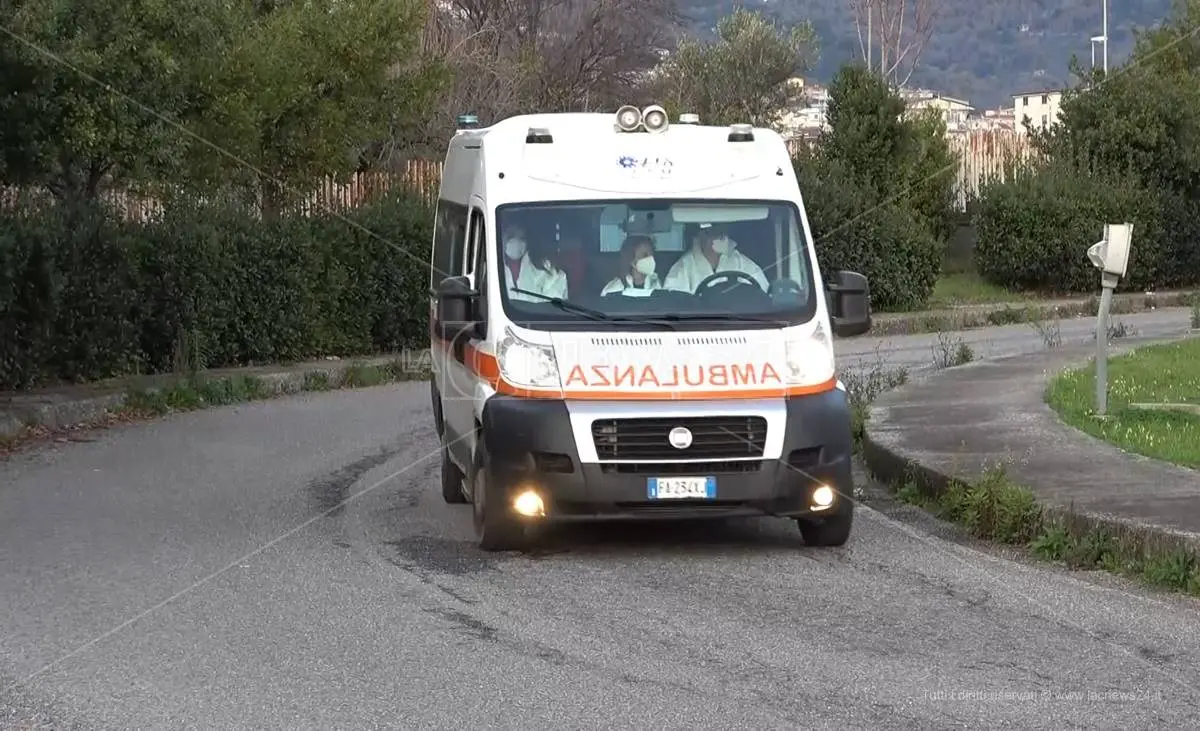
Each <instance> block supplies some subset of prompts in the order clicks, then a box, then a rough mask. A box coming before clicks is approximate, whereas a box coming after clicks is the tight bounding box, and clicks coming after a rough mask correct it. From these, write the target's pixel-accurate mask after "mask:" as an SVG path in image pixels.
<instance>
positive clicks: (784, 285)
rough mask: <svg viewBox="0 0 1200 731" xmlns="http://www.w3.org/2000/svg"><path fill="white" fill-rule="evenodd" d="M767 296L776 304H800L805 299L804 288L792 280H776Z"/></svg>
mask: <svg viewBox="0 0 1200 731" xmlns="http://www.w3.org/2000/svg"><path fill="white" fill-rule="evenodd" d="M767 294H769V295H771V299H772V300H774V302H775V303H776V304H789V305H790V304H793V303H799V302H801V301H803V299H804V288H803V287H801V286H800V285H799V284H797V283H796V282H794V281H793V280H791V279H776V280H775V281H774V282H771V286H770V287H769V288H768V289H767Z"/></svg>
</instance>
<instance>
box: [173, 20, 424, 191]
mask: <svg viewBox="0 0 1200 731" xmlns="http://www.w3.org/2000/svg"><path fill="white" fill-rule="evenodd" d="M425 11H426V8H425V3H424V2H423V0H401V1H400V2H396V0H304V1H303V2H288V1H287V0H274V1H273V2H271V3H269V4H267V3H259V4H258V5H257V6H256V7H254V8H251V9H248V10H246V11H243V13H244V17H243V22H244V23H245V28H246V30H245V32H243V33H242V34H241V35H240V36H239V37H238V39H237V42H236V43H235V44H233V46H232V47H231V48H230V49H229V51H228V52H227V53H225V54H222V55H221V56H219V57H215V58H212V59H211V60H210V61H209V62H208V64H207V67H208V69H210V71H211V76H209V78H211V79H212V95H213V97H214V99H215V100H216V102H215V103H214V105H213V106H212V108H211V109H210V110H209V112H208V113H207V114H206V115H205V117H204V118H203V120H202V121H201V123H200V125H199V127H198V131H199V132H200V133H201V135H202V136H203V138H204V139H205V140H208V141H210V142H211V144H194V145H192V146H191V148H190V151H191V161H192V166H191V170H192V171H193V172H194V173H195V174H196V178H197V179H198V180H199V181H200V182H202V183H204V184H206V185H208V186H212V185H216V184H219V183H220V182H221V181H230V180H234V181H241V182H242V183H244V184H246V185H248V186H249V187H250V188H251V189H254V190H257V192H258V194H259V196H260V202H261V205H262V208H263V211H264V213H265V214H267V215H273V214H275V213H278V212H279V211H280V210H281V209H282V208H283V207H284V206H285V205H286V204H287V203H289V202H290V201H291V200H293V199H294V198H295V197H296V196H297V195H300V194H302V193H303V192H306V190H307V188H308V186H310V185H312V184H313V183H315V182H316V181H318V180H319V179H321V178H322V177H323V176H325V175H329V174H340V173H349V172H351V171H353V170H354V169H355V168H356V167H358V165H359V156H360V154H361V153H362V151H363V150H364V149H365V148H367V147H368V146H369V145H371V144H372V143H374V142H376V141H378V140H379V139H381V138H384V137H386V136H387V134H388V133H389V131H390V129H391V128H392V127H393V126H395V125H403V124H404V123H405V122H406V121H408V120H411V119H414V118H418V117H420V116H421V115H422V113H423V112H424V110H425V109H426V108H428V107H429V106H431V105H432V104H434V103H435V100H436V95H437V93H438V91H439V90H440V89H441V87H442V85H443V84H444V82H445V81H446V78H447V77H446V73H445V70H444V68H443V67H442V65H441V64H439V63H436V62H432V61H429V60H428V59H426V58H425V57H424V56H423V54H422V52H421V44H422V33H423V29H424V18H425ZM215 147H219V148H220V150H221V152H216V150H215Z"/></svg>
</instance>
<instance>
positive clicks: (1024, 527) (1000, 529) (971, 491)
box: [895, 466, 1200, 596]
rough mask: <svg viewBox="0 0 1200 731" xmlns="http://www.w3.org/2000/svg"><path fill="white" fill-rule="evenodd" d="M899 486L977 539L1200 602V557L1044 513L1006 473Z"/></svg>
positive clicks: (1118, 529) (1119, 529) (1114, 527)
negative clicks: (938, 484) (940, 483)
mask: <svg viewBox="0 0 1200 731" xmlns="http://www.w3.org/2000/svg"><path fill="white" fill-rule="evenodd" d="M895 487H897V491H896V496H897V497H898V498H899V499H901V500H902V501H904V502H906V503H909V504H911V505H914V506H916V507H919V508H921V509H923V510H926V511H928V512H930V513H932V514H933V515H936V516H937V517H939V518H941V519H943V520H946V521H948V522H951V523H953V524H955V525H957V526H960V527H961V528H963V529H964V530H965V531H966V532H967V533H968V534H969V535H971V536H972V537H974V538H977V539H981V540H986V541H992V542H995V543H999V544H1002V545H1005V546H1011V547H1015V548H1019V549H1023V550H1026V551H1028V552H1029V554H1030V555H1031V556H1033V557H1036V558H1039V559H1042V560H1045V561H1051V562H1054V563H1058V564H1061V565H1064V566H1066V567H1068V568H1071V569H1076V570H1080V571H1107V572H1109V573H1112V574H1116V575H1119V576H1123V577H1126V578H1129V579H1134V580H1137V581H1140V582H1142V583H1145V584H1146V585H1148V586H1152V587H1155V588H1159V589H1164V590H1168V591H1175V592H1182V593H1187V594H1191V595H1193V596H1200V557H1198V556H1197V554H1196V552H1195V551H1194V550H1192V549H1191V548H1189V547H1187V546H1185V545H1183V544H1181V543H1180V544H1164V543H1162V542H1161V541H1148V540H1145V539H1144V538H1143V537H1142V536H1141V535H1140V534H1139V533H1138V532H1137V530H1136V529H1131V528H1128V527H1126V526H1122V525H1119V524H1115V523H1114V524H1106V523H1103V522H1100V521H1092V520H1085V519H1084V518H1083V517H1082V516H1080V515H1078V514H1074V513H1072V512H1070V511H1066V510H1060V509H1052V508H1047V507H1045V506H1043V505H1041V504H1040V503H1039V502H1038V500H1037V499H1036V498H1035V497H1034V494H1033V492H1032V491H1030V490H1029V489H1028V488H1026V487H1024V486H1023V485H1021V484H1019V483H1017V482H1015V481H1013V480H1012V479H1011V478H1009V477H1008V476H1007V474H1006V473H1005V471H1004V469H1003V468H1002V467H999V466H998V467H994V468H992V469H989V470H987V471H986V472H985V473H984V474H983V475H982V476H980V478H979V479H978V480H975V481H974V482H971V483H965V482H951V483H949V484H947V485H944V486H941V487H940V489H937V488H934V487H933V486H931V485H929V484H927V483H923V482H922V481H921V480H919V479H917V478H916V477H910V478H909V479H907V480H904V481H902V482H901V483H900V484H898V485H896V486H895Z"/></svg>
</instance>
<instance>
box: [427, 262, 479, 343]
mask: <svg viewBox="0 0 1200 731" xmlns="http://www.w3.org/2000/svg"><path fill="white" fill-rule="evenodd" d="M434 298H435V300H436V303H437V321H436V323H435V327H436V328H437V331H438V335H440V336H441V338H442V339H443V340H450V341H454V340H457V339H458V338H459V337H461V336H462V335H463V333H465V332H468V331H470V330H472V329H474V327H475V314H476V302H477V301H478V299H479V293H478V292H476V291H475V290H474V289H473V288H472V287H471V280H470V279H468V278H467V277H447V278H445V279H443V280H442V283H441V284H439V285H438V286H437V288H436V289H435V290H434Z"/></svg>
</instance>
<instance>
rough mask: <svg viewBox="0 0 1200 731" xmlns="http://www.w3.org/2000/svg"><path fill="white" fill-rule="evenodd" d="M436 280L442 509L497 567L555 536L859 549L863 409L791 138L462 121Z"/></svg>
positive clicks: (845, 291)
mask: <svg viewBox="0 0 1200 731" xmlns="http://www.w3.org/2000/svg"><path fill="white" fill-rule="evenodd" d="M460 127H463V129H460V130H459V131H458V132H457V133H456V135H455V136H454V138H453V140H452V141H451V143H450V148H449V152H448V153H447V156H446V161H445V166H444V171H443V174H442V183H441V190H440V195H439V200H438V203H437V216H436V231H435V235H434V241H433V254H432V266H431V272H432V273H431V278H430V287H431V289H430V339H431V348H432V352H433V356H434V357H433V362H434V378H433V380H432V384H431V387H432V392H433V394H432V396H433V412H434V421H435V425H436V428H437V431H438V434H439V436H440V437H441V443H442V450H443V461H442V492H443V497H444V498H445V499H446V501H447V502H450V503H470V504H471V505H472V506H473V512H474V522H475V528H476V532H477V535H478V540H479V544H480V547H481V548H483V549H484V550H510V549H518V548H521V547H522V546H523V545H525V544H526V543H527V542H528V541H529V540H530V539H531V538H533V537H534V536H536V535H537V533H538V532H539V531H538V528H539V527H540V526H542V525H545V524H548V523H551V522H554V523H561V522H568V521H594V520H638V519H684V518H717V517H736V516H780V517H786V518H791V519H794V520H795V521H796V522H797V523H798V524H799V528H800V531H801V534H802V535H803V538H804V540H805V542H806V543H807V544H809V545H841V544H843V543H845V542H846V540H847V539H848V538H849V535H850V527H851V522H852V516H853V503H852V501H851V499H850V496H851V495H852V487H853V486H852V478H851V469H850V460H851V441H852V440H851V427H850V408H849V406H848V403H847V398H846V394H845V391H844V389H843V388H842V387H841V385H840V383H839V382H838V380H837V377H836V371H835V367H834V354H833V335H835V334H837V335H838V336H852V335H858V334H862V333H864V332H867V330H869V328H870V326H871V315H870V307H869V294H868V287H867V281H866V279H865V278H864V277H863V276H862V275H860V274H857V273H854V272H838V273H837V274H836V275H834V276H832V277H830V278H829V279H823V278H822V275H821V272H820V270H819V269H818V267H817V259H816V253H815V250H814V248H813V241H812V235H811V233H810V231H809V226H808V220H807V217H806V215H805V211H804V202H803V198H802V196H801V192H800V189H799V187H798V185H797V183H796V177H795V175H794V173H793V170H792V162H791V159H790V157H789V154H788V150H787V147H786V145H785V143H784V141H783V139H782V138H781V137H780V136H779V135H778V134H776V133H775V132H773V131H770V130H767V129H757V128H753V127H751V126H749V125H734V126H732V127H714V126H702V125H701V124H699V120H698V119H697V118H696V117H695V115H681V116H680V118H679V119H678V121H677V122H675V123H670V122H669V120H668V117H667V114H666V113H665V112H664V111H663V109H662V108H661V107H658V106H652V107H648V108H646V109H637V108H636V107H632V106H626V107H622V108H621V109H619V110H618V111H617V113H616V114H615V115H611V114H535V115H525V116H517V117H512V118H509V119H506V120H504V121H502V122H499V123H497V124H494V125H493V126H491V127H487V128H474V127H472V126H471V125H470V120H464V118H461V117H460Z"/></svg>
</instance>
